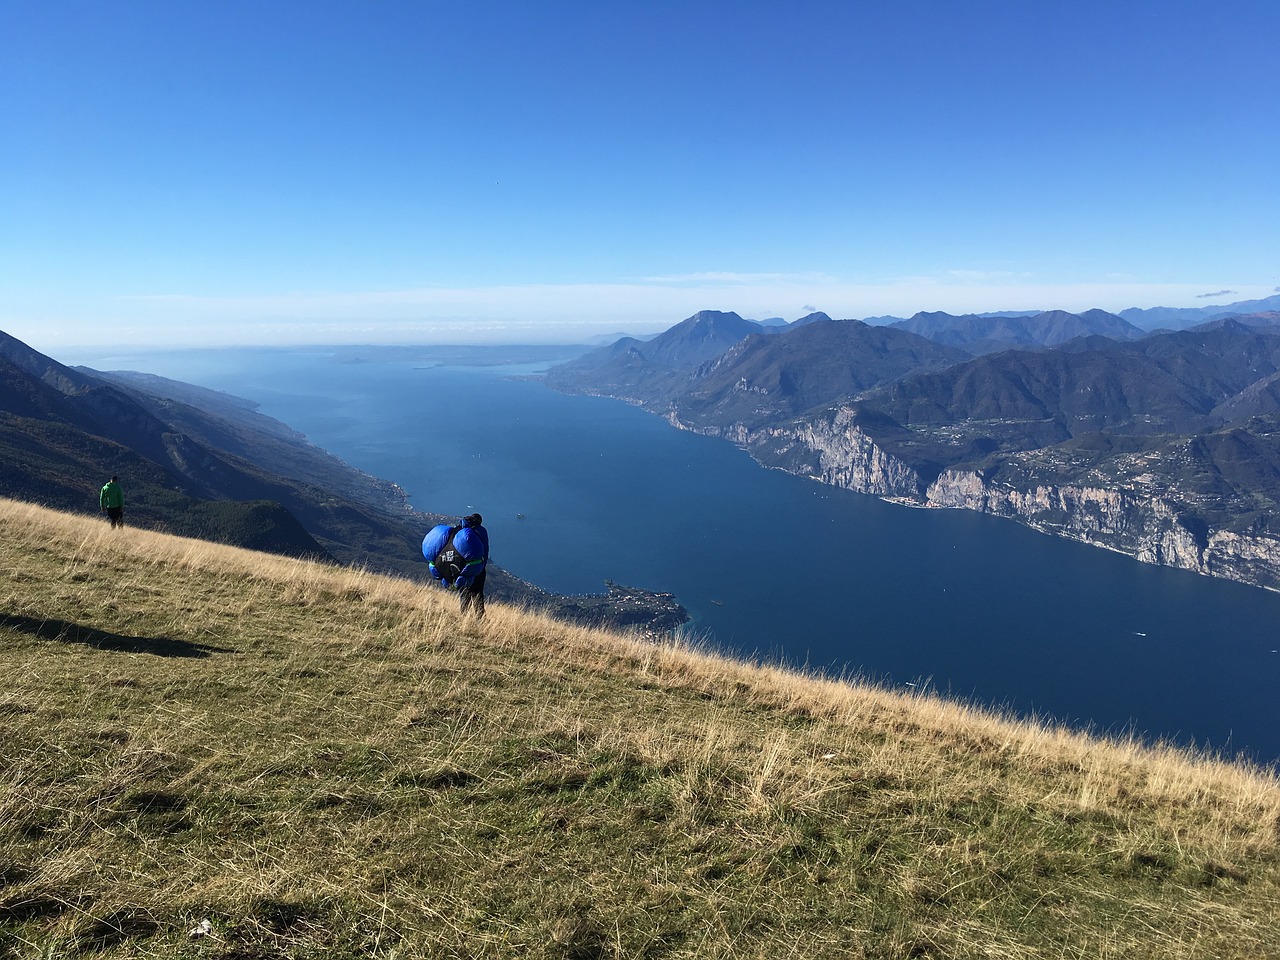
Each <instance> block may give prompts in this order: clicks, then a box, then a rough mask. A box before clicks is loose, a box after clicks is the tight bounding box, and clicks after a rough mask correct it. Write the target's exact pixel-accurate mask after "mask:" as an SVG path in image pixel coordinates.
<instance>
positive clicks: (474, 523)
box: [458, 513, 489, 617]
mask: <svg viewBox="0 0 1280 960" xmlns="http://www.w3.org/2000/svg"><path fill="white" fill-rule="evenodd" d="M483 519H484V518H483V517H481V516H480V514H478V513H473V514H471V515H470V516H466V517H463V518H462V528H463V529H464V530H471V531H472V532H473V533H475V534H476V536H477V537H478V538H479V539H480V542H481V543H483V544H484V559H483V561H482V562H481V564H480V572H479V573H477V574H475V575H473V576H472V577H471V579H470V581H469V582H467V583H462V582H461V579H462V578H460V579H459V586H458V600H459V602H460V603H461V604H462V612H463V613H466V612H467V611H468V610H471V609H473V608H474V610H475V613H476V617H483V616H484V576H485V574H486V573H488V572H489V531H488V530H486V529H485V528H484V527H483V526H481V520H483Z"/></svg>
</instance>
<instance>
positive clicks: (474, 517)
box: [462, 513, 484, 527]
mask: <svg viewBox="0 0 1280 960" xmlns="http://www.w3.org/2000/svg"><path fill="white" fill-rule="evenodd" d="M483 521H484V518H483V517H482V516H480V514H478V513H473V514H471V515H469V516H466V517H463V518H462V525H463V526H464V527H478V526H480V524H481V523H482V522H483Z"/></svg>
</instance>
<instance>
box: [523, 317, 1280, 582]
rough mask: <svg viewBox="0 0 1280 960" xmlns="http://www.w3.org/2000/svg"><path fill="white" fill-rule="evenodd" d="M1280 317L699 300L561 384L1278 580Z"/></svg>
mask: <svg viewBox="0 0 1280 960" xmlns="http://www.w3.org/2000/svg"><path fill="white" fill-rule="evenodd" d="M1263 305H1267V304H1266V303H1265V302H1264V303H1263ZM1278 321H1280V315H1277V314H1276V313H1275V312H1272V311H1263V312H1257V313H1252V314H1240V315H1234V316H1232V317H1228V318H1220V319H1216V320H1213V321H1210V322H1208V323H1204V324H1201V325H1199V326H1196V327H1193V328H1189V329H1186V330H1178V331H1156V332H1144V331H1143V330H1141V329H1139V328H1138V327H1137V326H1136V325H1135V324H1133V323H1130V322H1128V321H1126V320H1125V318H1123V317H1120V316H1117V315H1115V314H1110V313H1107V312H1105V311H1101V310H1090V311H1087V312H1085V313H1082V314H1071V313H1066V312H1063V311H1048V312H1042V313H1038V314H1033V315H1028V316H1014V317H1008V316H1003V317H996V316H983V315H971V316H964V317H955V316H950V315H947V314H938V313H933V314H917V315H916V316H915V317H913V318H911V319H910V320H905V321H900V322H894V323H890V324H887V325H879V326H873V325H870V324H867V323H863V322H861V321H857V320H839V321H837V320H831V319H830V318H829V317H826V315H810V316H808V317H805V318H802V319H801V320H800V321H796V322H795V323H792V324H788V325H786V326H785V327H780V328H778V329H777V331H771V330H763V329H761V328H760V327H759V325H753V324H752V322H751V321H746V320H743V319H742V318H741V317H738V316H737V315H736V314H725V313H720V312H716V311H704V312H702V313H699V314H696V315H694V316H693V317H690V318H689V319H687V320H685V321H683V322H682V323H680V324H677V325H676V326H675V327H672V328H671V329H670V330H668V331H667V332H665V333H663V334H660V335H659V336H657V337H655V338H653V339H652V340H650V341H648V342H647V343H645V344H644V345H643V349H639V348H637V347H636V346H635V345H634V344H624V343H622V342H619V343H618V344H614V345H612V346H610V347H605V348H602V349H600V350H597V351H593V352H592V353H588V354H586V355H584V356H583V357H580V358H578V359H576V360H574V361H570V362H569V363H566V364H562V365H560V366H558V367H556V368H553V369H552V370H550V371H549V372H548V374H547V382H548V383H549V384H550V385H551V386H553V387H554V388H556V389H560V390H565V391H572V392H586V393H596V394H603V395H609V396H615V397H619V398H622V399H625V400H628V401H630V402H633V403H638V404H640V405H642V406H643V407H645V408H646V409H649V410H650V411H652V412H654V413H657V414H659V415H661V416H663V417H665V418H666V419H667V420H668V421H670V422H671V423H672V424H674V425H676V426H679V427H683V428H686V429H691V430H696V431H698V432H701V433H706V434H710V435H714V436H720V437H724V438H727V439H730V440H732V441H733V442H735V443H737V444H739V445H741V446H742V447H744V448H745V449H746V450H748V451H749V452H750V453H751V454H752V455H753V456H754V457H755V458H756V459H757V460H759V461H760V462H761V463H764V464H766V465H768V466H771V467H777V468H781V469H785V470H788V471H790V472H792V473H796V474H799V475H802V476H807V477H812V478H814V479H818V480H822V481H824V482H827V483H832V484H836V485H838V486H843V487H848V488H850V489H853V490H858V491H860V492H864V493H870V494H874V495H877V496H881V497H885V498H888V499H893V500H897V501H900V502H904V503H909V504H915V505H920V506H947V507H964V508H969V509H974V510H980V511H983V512H988V513H994V514H998V515H1002V516H1009V517H1013V518H1015V519H1018V520H1021V521H1022V522H1024V523H1027V524H1029V525H1030V526H1032V527H1035V528H1036V529H1040V530H1044V531H1046V532H1052V533H1058V534H1062V535H1064V536H1069V537H1073V538H1075V539H1080V540H1083V541H1085V542H1089V543H1094V544H1096V545H1099V546H1105V547H1108V548H1111V549H1115V550H1120V551H1122V552H1125V553H1129V554H1131V555H1133V556H1135V557H1138V558H1139V559H1142V560H1147V561H1150V562H1156V563H1165V564H1170V565H1175V566H1181V567H1186V568H1189V569H1193V570H1197V571H1199V572H1201V573H1207V574H1213V575H1218V576H1224V577H1230V578H1232V579H1237V580H1241V581H1244V582H1248V583H1253V584H1257V585H1261V586H1266V587H1270V588H1280V522H1278V521H1277V510H1278V509H1280V322H1278ZM734 337H736V338H737V339H736V340H734V341H733V342H732V343H729V344H727V345H725V341H726V340H728V339H732V338H734ZM689 344H699V345H700V347H701V349H700V350H697V351H694V350H690V349H689V348H688V345H689ZM716 348H720V352H719V353H716V354H715V355H714V356H710V357H708V354H710V353H711V352H712V351H713V350H715V349H716Z"/></svg>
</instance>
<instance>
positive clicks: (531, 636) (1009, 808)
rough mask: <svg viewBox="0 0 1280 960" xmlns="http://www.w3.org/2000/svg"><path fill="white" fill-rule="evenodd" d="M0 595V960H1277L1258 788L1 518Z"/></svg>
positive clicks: (594, 635)
mask: <svg viewBox="0 0 1280 960" xmlns="http://www.w3.org/2000/svg"><path fill="white" fill-rule="evenodd" d="M0 569H2V571H3V574H4V579H3V581H0V583H3V586H0V591H3V597H4V603H3V607H2V608H0V670H2V671H3V676H4V677H5V682H4V684H3V687H0V958H4V960H8V958H27V957H49V956H71V955H80V954H84V955H92V956H98V957H153V956H164V957H179V958H182V957H213V958H223V960H246V958H275V957H280V958H284V957H289V958H303V957H306V958H310V957H316V958H319V957H326V958H339V960H341V958H347V957H351V958H354V957H384V958H392V957H395V958H414V957H490V956H491V957H507V956H511V955H520V956H530V957H548V958H552V957H554V958H583V957H597V958H598V957H726V958H727V957H787V956H803V957H815V956H817V957H823V956H830V957H875V958H907V957H975V958H976V957H991V956H1000V957H1080V958H1084V957H1089V958H1119V957H1125V958H1129V957H1150V958H1155V957H1161V958H1166V957H1175V958H1177V957H1184V958H1191V957H1227V958H1230V957H1240V958H1244V957H1249V958H1256V957H1268V956H1280V947H1278V946H1277V944H1280V907H1278V906H1277V905H1278V904H1280V849H1278V848H1280V783H1277V779H1276V776H1275V773H1274V771H1268V770H1263V769H1258V768H1254V767H1249V766H1247V765H1241V764H1236V763H1228V762H1224V761H1222V760H1220V759H1216V758H1212V757H1206V756H1201V755H1197V754H1195V753H1192V752H1189V751H1186V750H1180V749H1174V748H1171V747H1161V748H1156V749H1152V748H1148V747H1144V746H1142V745H1141V744H1138V743H1136V742H1129V741H1123V740H1100V739H1095V738H1090V737H1087V736H1084V735H1081V734H1079V733H1075V732H1072V731H1069V730H1065V729H1062V728H1059V727H1055V726H1052V725H1049V724H1044V723H1028V722H1020V721H1015V720H1013V719H1011V718H1009V717H1004V716H1000V715H998V714H995V713H991V712H984V711H980V710H976V709H973V708H972V707H969V706H965V705H962V704H957V703H953V702H948V701H945V700H942V699H939V698H936V697H932V696H926V695H903V694H901V693H898V692H893V691H887V690H884V689H879V688H876V687H874V686H868V685H863V684H857V683H844V682H835V681H831V680H825V679H821V678H817V677H813V676H806V675H805V674H803V673H800V672H795V671H789V670H785V669H782V668H780V667H777V666H772V665H767V664H752V663H743V662H738V661H734V660H731V659H727V658H725V657H722V656H719V655H717V654H716V653H714V652H712V651H708V650H704V649H699V648H698V647H697V645H696V644H691V643H689V642H687V641H686V640H684V639H682V638H680V637H671V638H667V639H666V640H664V641H662V642H656V643H655V642H652V641H650V640H646V639H643V638H641V637H639V636H636V635H628V634H626V633H617V632H607V631H601V630H593V629H588V628H584V627H580V626H575V625H570V624H565V623H560V622H557V621H554V620H551V619H548V618H546V617H544V616H540V615H537V614H534V613H530V612H528V611H524V610H519V609H515V608H511V607H506V606H503V605H501V604H491V605H490V608H489V615H488V616H487V617H486V618H485V619H484V620H482V621H477V620H475V619H472V618H460V617H459V616H458V614H457V604H456V598H454V597H451V596H449V595H447V594H444V593H441V592H438V591H434V590H430V589H423V588H422V587H420V586H418V585H415V584H412V583H410V582H408V581H404V580H398V579H395V578H389V577H385V576H376V575H373V574H370V573H368V572H366V571H361V570H351V569H342V568H337V567H331V566H325V565H321V564H315V563H308V562H304V561H295V560H289V559H283V558H278V557H272V556H267V555H262V554H255V553H250V552H247V551H242V550H238V549H235V548H230V547H225V546H220V545H215V544H208V543H201V542H195V541H189V540H182V539H178V538H173V537H169V536H165V535H161V534H155V533H150V532H147V531H141V530H131V529H125V530H119V531H112V530H110V529H109V528H108V527H107V526H106V525H105V524H97V523H92V522H90V521H88V520H86V519H85V518H82V517H72V516H67V515H63V514H58V513H54V512H51V511H47V510H44V509H41V508H38V507H34V506H30V505H26V504H19V503H13V502H8V501H0ZM206 921H207V922H206Z"/></svg>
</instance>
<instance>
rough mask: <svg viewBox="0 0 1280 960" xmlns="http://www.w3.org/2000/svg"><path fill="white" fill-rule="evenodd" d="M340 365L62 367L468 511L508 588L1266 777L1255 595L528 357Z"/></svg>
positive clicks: (284, 357) (288, 354)
mask: <svg viewBox="0 0 1280 960" xmlns="http://www.w3.org/2000/svg"><path fill="white" fill-rule="evenodd" d="M497 350H498V348H494V355H495V356H496V353H497ZM566 355H567V354H566ZM358 356H364V357H376V356H377V354H376V353H375V352H374V351H357V350H354V349H352V348H346V349H344V350H342V351H338V352H337V355H335V351H334V350H333V349H326V348H317V349H312V350H291V351H262V350H258V351H221V350H218V351H200V352H181V353H166V354H139V355H133V356H128V357H120V356H117V357H103V356H96V357H95V356H88V355H85V356H83V357H81V358H79V359H77V360H76V361H74V362H79V363H84V364H87V365H89V366H93V367H96V368H98V369H104V370H109V369H135V370H145V371H146V372H149V373H156V374H160V375H162V376H168V377H172V378H174V379H179V380H185V381H188V382H191V383H198V384H201V385H203V386H208V387H213V388H216V389H220V390H225V391H227V392H230V393H234V394H236V395H239V396H242V397H246V398H249V399H251V400H254V401H257V402H258V403H259V404H260V405H261V410H262V412H264V413H266V414H268V415H270V416H273V417H276V418H277V419H279V420H282V421H284V422H286V423H288V424H289V425H290V426H292V427H294V428H295V429H297V430H300V431H301V432H303V433H305V434H306V435H307V436H308V437H309V438H310V439H311V440H312V441H313V442H315V443H317V444H319V445H320V446H323V447H325V448H326V449H328V450H330V451H332V452H333V453H335V454H337V455H338V456H340V457H342V458H343V459H345V460H347V461H348V462H349V463H351V464H353V465H354V466H356V467H359V468H360V469H362V470H365V471H366V472H368V473H372V474H375V475H377V476H380V477H384V478H386V479H389V480H393V481H395V482H397V483H399V484H400V485H401V486H402V487H404V488H405V489H406V490H407V491H408V492H409V495H410V499H411V501H412V502H413V504H414V506H416V507H418V508H420V509H423V510H430V511H435V512H439V513H451V514H463V513H469V512H471V511H473V510H478V511H480V512H481V513H483V514H484V517H485V525H486V526H487V527H488V528H489V531H490V536H491V539H492V544H493V558H494V561H495V562H496V563H498V564H500V565H502V566H504V567H506V568H507V569H509V570H511V571H512V572H513V573H516V574H517V575H519V576H521V577H524V578H525V579H527V580H531V581H533V582H535V583H537V584H539V585H540V586H543V587H546V588H547V589H550V590H554V591H557V592H563V593H594V592H600V591H601V590H602V589H603V581H604V580H605V579H606V578H608V579H612V580H616V581H618V582H619V583H624V584H629V585H634V586H640V587H645V588H649V589H653V590H662V591H670V592H672V593H675V594H676V595H677V596H678V597H679V599H680V601H681V602H682V603H683V604H684V605H685V606H686V607H687V608H688V610H689V612H690V613H691V614H692V616H693V617H694V622H693V625H692V627H693V629H694V630H695V631H696V632H698V633H700V634H703V635H706V636H708V637H709V638H710V639H711V641H712V642H713V643H714V644H715V645H717V646H719V647H721V648H725V649H728V650H731V651H733V652H736V653H740V654H743V655H760V656H763V657H764V658H766V659H774V660H777V659H783V660H786V661H788V662H791V663H796V664H808V665H810V666H812V667H816V668H822V669H824V670H827V671H829V672H833V673H848V674H858V675H861V676H864V677H868V678H870V679H874V680H877V681H881V682H885V683H888V684H906V683H912V684H917V685H920V686H924V685H928V686H929V687H932V688H934V689H937V690H939V691H941V692H944V693H947V694H949V695H952V696H956V697H960V698H963V699H974V700H978V701H981V702H983V703H988V704H994V705H999V706H1004V707H1008V708H1010V709H1012V710H1015V711H1016V712H1019V713H1022V714H1028V713H1032V712H1035V713H1041V714H1047V715H1050V716H1052V717H1054V718H1056V719H1060V720H1063V721H1067V722H1070V723H1072V724H1075V725H1078V726H1092V727H1094V728H1096V729H1099V730H1106V731H1122V730H1127V729H1134V730H1136V731H1137V732H1139V733H1142V734H1145V735H1147V736H1150V737H1152V738H1157V737H1163V738H1167V739H1172V740H1175V741H1178V742H1182V743H1197V744H1201V745H1209V746H1210V747H1212V748H1214V749H1219V750H1222V751H1224V752H1226V753H1228V754H1235V753H1238V752H1243V753H1246V754H1247V755H1249V756H1251V757H1254V758H1255V759H1259V760H1262V761H1264V762H1268V763H1270V762H1274V761H1276V760H1277V759H1278V758H1280V722H1278V718H1280V713H1278V711H1277V702H1280V698H1278V697H1277V689H1278V687H1280V653H1277V649H1278V648H1280V595H1277V594H1274V593H1268V592H1265V591H1262V590H1259V589H1256V588H1250V587H1245V586H1241V585H1239V584H1234V583H1228V582H1225V581H1218V580H1212V579H1209V578H1206V577H1201V576H1198V575H1195V574H1191V573H1187V572H1184V571H1177V570H1169V569H1162V568H1158V567H1153V566H1149V565H1145V564H1140V563H1137V562H1136V561H1133V560H1130V559H1128V558H1126V557H1122V556H1119V555H1116V554H1112V553H1109V552H1107V551H1104V550H1099V549H1096V548H1091V547H1086V546H1083V545H1080V544H1076V543H1072V542H1069V541H1065V540H1060V539H1056V538H1052V537H1047V536H1044V535H1042V534H1037V533H1034V532H1032V531H1030V530H1028V529H1026V528H1024V527H1021V526H1019V525H1017V524H1015V523H1012V522H1010V521H1005V520H999V519H995V518H991V517H983V516H979V515H976V514H973V513H967V512H961V511H942V510H918V509H911V508H907V507H901V506H896V505H892V504H886V503H883V502H881V501H879V500H876V499H874V498H871V497H867V496H862V495H858V494H854V493H849V492H847V491H841V490H836V489H833V488H831V487H826V486H822V485H820V484H817V483H814V482H812V481H809V480H804V479H801V478H798V477H793V476H789V475H787V474H783V473H780V472H777V471H771V470H765V469H763V468H762V467H760V466H758V465H757V464H756V463H755V462H754V461H752V460H751V459H750V458H749V457H748V456H747V455H746V454H745V453H743V452H742V451H740V450H738V449H736V448H735V447H733V446H732V445H730V444H728V443H726V442H723V441H719V440H714V439H710V438H706V437H699V436H695V435H693V434H689V433H684V432H681V431H677V430H674V429H672V428H671V427H669V426H667V425H666V424H665V423H664V422H662V421H661V420H659V419H658V418H657V417H654V416H652V415H650V414H646V413H644V412H643V411H641V410H639V409H637V408H634V407H631V406H628V405H626V404H624V403H621V402H618V401H612V400H606V399H600V398H593V397H570V396H563V395H561V394H557V393H554V392H553V391H551V390H549V389H547V388H546V387H545V386H543V385H542V384H541V383H540V382H537V381H536V380H530V379H516V377H518V376H520V375H529V374H533V373H536V372H537V371H539V370H541V369H543V368H545V365H546V364H545V363H544V364H541V365H539V364H526V365H515V366H495V365H488V366H470V365H462V364H458V363H455V362H446V363H443V364H441V365H433V363H432V361H431V360H429V359H415V360H412V361H404V360H394V361H384V360H377V361H376V362H352V360H353V358H354V357H358ZM517 514H522V515H523V516H524V519H517ZM417 549H418V544H417V543H413V544H406V551H408V552H410V553H412V552H415V551H416V550H417Z"/></svg>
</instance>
